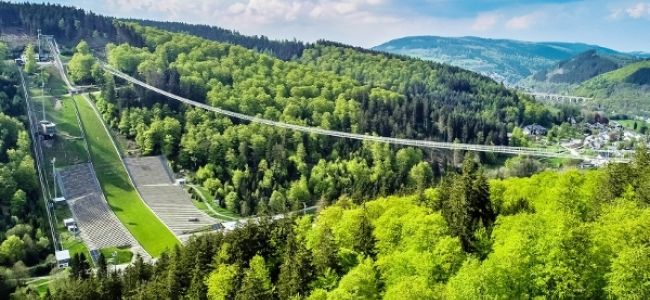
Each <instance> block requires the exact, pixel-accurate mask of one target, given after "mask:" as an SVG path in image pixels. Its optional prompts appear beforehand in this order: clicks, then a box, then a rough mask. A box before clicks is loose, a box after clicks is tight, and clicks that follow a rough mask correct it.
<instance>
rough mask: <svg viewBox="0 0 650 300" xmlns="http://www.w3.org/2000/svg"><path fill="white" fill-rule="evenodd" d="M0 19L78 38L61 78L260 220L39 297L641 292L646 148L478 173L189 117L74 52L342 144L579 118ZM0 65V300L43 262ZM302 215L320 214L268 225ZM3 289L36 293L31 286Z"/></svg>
mask: <svg viewBox="0 0 650 300" xmlns="http://www.w3.org/2000/svg"><path fill="white" fill-rule="evenodd" d="M5 16H6V18H5ZM0 20H2V21H0V22H3V23H0V26H8V27H19V28H23V29H25V30H27V31H28V32H34V30H35V28H44V30H45V31H46V32H47V33H53V34H54V35H55V36H56V37H57V38H61V39H62V40H63V41H65V42H66V43H67V44H68V45H76V46H74V47H69V48H70V49H73V50H71V53H70V54H72V58H71V59H70V61H69V63H68V65H67V69H68V72H69V75H70V77H71V79H72V80H73V81H74V82H75V83H77V84H97V85H98V86H100V88H101V90H100V92H97V93H90V94H89V95H90V97H91V98H92V100H93V101H94V103H95V104H96V106H97V108H98V109H99V111H100V112H101V114H102V117H103V119H104V120H105V121H106V123H107V125H108V126H110V127H111V128H112V130H113V131H115V132H116V133H118V134H119V135H121V136H122V137H125V138H126V139H127V140H128V141H131V142H133V144H134V145H135V147H136V148H137V149H128V150H135V152H139V154H141V155H158V154H162V155H164V156H166V157H167V158H168V159H169V160H170V161H171V162H172V164H173V167H174V169H175V171H178V172H179V173H182V174H184V175H187V176H188V177H189V179H190V180H191V181H192V183H195V184H199V185H202V186H203V187H205V188H206V189H207V190H208V191H209V192H210V193H211V194H212V195H214V196H215V200H217V201H218V202H219V204H220V205H221V206H223V207H225V208H227V209H228V210H230V211H232V212H235V213H238V214H240V215H242V216H250V215H258V216H260V218H257V219H252V220H251V221H249V222H248V223H247V224H245V225H242V226H240V227H239V228H236V229H234V230H232V231H229V232H216V233H209V234H203V235H198V236H194V237H193V238H191V239H190V241H189V242H188V243H187V244H185V245H183V246H180V247H177V248H175V249H172V250H170V251H168V252H166V253H164V254H163V255H161V256H160V257H159V258H157V261H156V263H155V264H151V263H146V262H144V260H143V259H142V258H139V259H137V260H136V261H135V263H133V264H131V265H129V266H128V267H126V269H125V270H123V271H121V272H113V270H111V269H112V268H108V267H107V263H106V258H105V257H103V256H100V257H99V259H98V261H97V263H96V265H95V266H96V268H95V269H91V266H90V264H89V262H88V260H87V259H86V258H83V257H81V256H75V257H73V260H72V262H71V268H70V270H69V276H68V277H67V278H64V279H57V280H56V281H55V282H53V283H52V284H51V289H50V290H48V294H47V298H48V299H120V298H128V299H132V298H137V299H153V298H156V299H158V298H162V299H302V298H307V299H380V298H386V299H441V298H443V299H476V298H479V299H480V298H498V299H501V298H505V299H510V298H515V299H518V298H590V299H591V298H593V299H605V298H640V299H644V298H648V297H650V287H649V286H648V284H647V280H648V278H650V259H649V257H650V234H649V232H650V231H649V230H648V224H650V210H649V208H648V205H650V155H649V154H648V152H647V149H640V150H639V152H638V154H637V157H636V158H635V160H634V162H632V163H630V164H611V165H608V166H607V167H604V168H602V169H599V170H591V171H578V170H565V171H562V172H558V171H545V172H541V173H538V174H535V175H532V176H530V175H531V174H532V173H537V172H538V171H539V169H540V168H541V167H540V165H539V163H537V164H536V161H533V160H532V159H530V158H515V159H512V160H509V161H508V162H507V163H506V171H505V172H504V174H506V175H514V176H530V177H521V178H517V177H512V178H506V179H488V177H487V176H486V175H485V172H486V170H485V168H484V167H482V165H481V162H490V163H496V162H499V159H500V157H495V156H494V155H490V154H481V155H473V154H466V153H462V152H460V151H456V152H448V151H434V150H421V149H417V148H409V147H395V146H390V145H388V144H382V143H371V142H360V141H353V140H344V139H338V138H333V137H328V136H319V135H308V134H302V133H297V132H292V131H288V130H285V129H278V128H275V127H270V126H263V125H259V124H250V123H246V122H240V121H238V120H234V119H231V118H228V117H224V116H221V115H218V114H215V113H213V112H207V111H205V110H200V109H195V108H192V107H188V106H184V105H182V104H180V103H179V102H175V101H173V100H170V99H167V98H165V97H162V96H160V95H157V94H154V93H153V92H150V91H148V90H145V89H142V88H139V87H136V86H133V85H130V84H128V83H126V82H124V81H121V80H119V79H117V78H114V77H113V76H111V75H110V74H107V73H104V72H103V71H102V70H101V68H100V65H99V62H98V61H97V58H96V57H95V56H94V55H95V53H97V52H93V51H92V50H91V46H90V45H89V44H93V43H97V42H98V41H99V40H102V41H103V42H104V43H107V45H106V47H105V49H106V51H105V54H106V57H105V59H106V60H107V62H108V63H110V64H111V65H113V66H114V67H116V68H118V69H120V70H121V71H123V72H126V73H128V74H130V75H133V76H135V77H137V78H139V79H141V80H143V81H145V82H147V83H149V84H151V85H154V86H156V87H159V88H161V89H164V90H167V91H170V92H172V93H175V94H178V95H181V96H184V97H187V98H191V99H193V100H196V101H200V102H204V103H207V104H210V105H212V106H215V107H220V108H223V109H228V110H232V111H236V112H239V113H243V114H248V115H255V116H260V117H263V118H266V119H271V120H278V121H283V122H287V123H293V124H300V125H307V126H314V127H321V128H326V129H333V130H340V131H346V132H354V133H362V134H376V135H382V136H392V137H402V138H414V139H423V140H436V141H449V142H466V143H479V144H494V145H520V143H519V142H518V140H517V138H518V136H516V135H515V139H514V140H513V139H511V138H509V137H508V133H509V132H513V129H514V128H517V127H519V126H522V125H527V124H533V123H536V124H541V125H546V126H551V125H553V124H559V123H562V122H565V121H567V120H568V119H569V117H575V118H576V119H579V118H585V113H584V112H581V111H578V110H577V109H576V108H575V107H569V106H566V107H559V108H549V107H546V106H543V105H542V104H539V103H535V102H533V101H530V100H529V99H527V98H526V97H524V96H521V95H518V94H516V93H514V92H512V91H510V90H508V89H506V88H505V87H504V86H503V85H501V84H498V83H496V82H494V81H492V80H490V79H489V78H487V77H485V76H480V75H477V74H475V73H472V72H469V71H465V70H462V69H460V68H456V67H451V66H447V65H442V64H437V63H432V62H427V61H422V60H418V59H412V58H406V57H402V56H396V55H389V54H383V53H379V52H375V51H368V50H364V49H358V48H353V47H349V46H346V45H342V44H337V43H333V42H326V41H321V42H318V43H316V44H313V45H306V46H304V47H305V48H302V47H303V46H302V45H301V44H300V43H293V42H286V41H285V42H271V41H268V40H267V39H265V38H263V37H261V38H255V37H250V38H248V37H243V36H239V35H238V34H237V33H234V32H228V31H221V30H220V29H218V28H211V27H204V26H195V25H187V24H179V23H159V22H149V23H146V21H145V23H144V24H149V25H155V26H160V27H163V28H166V29H168V30H171V31H167V30H162V29H157V28H154V27H149V26H143V25H141V24H137V22H136V23H133V22H123V21H119V20H114V19H112V18H108V17H103V16H97V15H94V14H92V13H87V12H84V11H82V10H75V9H71V8H66V7H61V6H57V5H33V4H25V5H18V4H9V3H4V2H0ZM48 26H49V27H48ZM57 28H58V29H57ZM172 31H173V32H172ZM184 32H189V33H191V34H194V35H190V34H187V33H184ZM195 35H200V36H202V37H197V36H195ZM91 40H92V42H91ZM87 41H89V42H87ZM4 49H5V48H3V47H1V46H0V55H3V56H4V53H6V52H7V51H6V50H4ZM27 51H28V52H29V51H33V47H27ZM29 57H31V56H29ZM0 58H2V56H0ZM32 59H33V58H32ZM102 59H104V58H102ZM30 65H32V64H31V63H28V64H27V67H26V68H27V71H28V72H31V71H30V69H32V68H31V67H30ZM0 71H1V72H0V73H2V76H0V110H1V112H0V125H1V127H0V138H1V139H0V141H1V142H0V150H1V151H0V206H1V207H0V208H1V210H0V211H1V213H2V219H1V222H0V232H2V234H0V241H2V242H1V244H0V282H2V285H0V298H3V299H4V298H8V297H4V296H5V295H7V294H8V293H9V292H11V290H13V286H12V285H15V284H16V283H17V282H19V280H20V279H21V278H23V277H25V276H37V275H41V273H42V272H43V271H44V270H45V272H47V271H49V270H50V269H51V266H50V265H48V264H47V261H48V259H46V256H47V255H48V254H49V252H50V249H49V244H50V243H49V241H48V239H47V237H45V236H44V234H43V229H44V225H43V224H42V217H40V216H42V215H43V213H41V212H40V210H39V207H38V204H39V202H38V195H37V183H36V179H35V172H34V165H33V164H34V162H33V160H32V159H31V157H30V141H29V137H28V135H27V131H26V130H25V126H24V123H25V116H24V114H25V111H24V108H23V107H22V103H23V100H22V98H20V95H19V93H18V89H17V88H16V85H17V82H16V80H15V78H16V74H15V70H13V71H12V69H11V68H9V67H5V66H0ZM592 117H593V118H596V117H598V118H600V115H595V116H594V115H592ZM519 132H521V131H520V130H519ZM120 140H123V139H120ZM122 146H125V145H122ZM311 205H315V206H317V207H318V208H319V210H318V213H317V214H316V215H300V214H287V215H286V217H284V218H271V217H269V216H270V215H275V214H278V213H286V212H288V211H296V210H299V209H301V208H303V207H304V206H311ZM43 261H45V263H44V262H43ZM9 279H10V280H9ZM14 296H15V297H16V298H18V299H23V298H28V299H29V298H37V297H38V296H37V295H36V291H32V290H31V289H30V288H24V289H21V290H19V291H18V293H17V294H15V295H14Z"/></svg>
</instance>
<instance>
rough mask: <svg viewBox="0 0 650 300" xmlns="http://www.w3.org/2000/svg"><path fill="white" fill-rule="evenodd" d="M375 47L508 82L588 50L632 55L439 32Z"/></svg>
mask: <svg viewBox="0 0 650 300" xmlns="http://www.w3.org/2000/svg"><path fill="white" fill-rule="evenodd" d="M373 50H378V51H385V52H390V53H395V54H403V55H408V56H414V57H418V58H422V59H426V60H432V61H436V62H442V63H448V64H452V65H455V66H458V67H461V68H464V69H468V70H471V71H474V72H478V73H481V74H485V75H488V76H490V77H492V78H494V79H496V80H497V81H505V82H507V83H516V82H518V81H519V80H521V79H523V78H525V77H528V76H530V75H532V74H534V73H536V72H538V71H540V70H543V69H546V68H548V67H550V66H552V65H553V64H555V63H557V62H559V61H562V60H567V59H570V58H572V57H574V56H576V55H578V54H580V53H582V52H585V51H588V50H596V51H597V53H599V54H607V55H617V56H618V55H622V56H630V55H627V54H623V53H620V52H617V51H615V50H612V49H608V48H604V47H600V46H596V45H588V44H582V43H559V42H524V41H516V40H505V39H486V38H479V37H438V36H414V37H404V38H400V39H395V40H392V41H389V42H387V43H384V44H382V45H379V46H376V47H374V48H373Z"/></svg>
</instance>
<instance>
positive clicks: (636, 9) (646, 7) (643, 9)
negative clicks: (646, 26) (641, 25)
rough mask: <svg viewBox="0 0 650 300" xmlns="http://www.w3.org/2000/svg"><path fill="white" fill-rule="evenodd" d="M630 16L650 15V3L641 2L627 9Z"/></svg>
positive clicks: (635, 17) (636, 17)
mask: <svg viewBox="0 0 650 300" xmlns="http://www.w3.org/2000/svg"><path fill="white" fill-rule="evenodd" d="M625 12H626V13H627V15H628V16H630V18H634V19H638V18H642V17H646V18H647V17H650V3H643V2H639V3H637V4H635V5H633V6H632V7H629V8H627V9H626V10H625Z"/></svg>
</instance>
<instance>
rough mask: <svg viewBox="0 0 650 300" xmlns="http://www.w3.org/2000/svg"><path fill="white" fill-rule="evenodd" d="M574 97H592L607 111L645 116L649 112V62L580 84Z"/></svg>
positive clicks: (632, 65)
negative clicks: (642, 114)
mask: <svg viewBox="0 0 650 300" xmlns="http://www.w3.org/2000/svg"><path fill="white" fill-rule="evenodd" d="M574 92H575V94H577V95H582V96H589V97H595V98H597V99H600V100H599V101H600V102H601V103H602V104H604V105H605V106H606V107H609V108H612V109H618V110H623V111H635V112H638V111H641V112H648V110H649V108H650V60H644V61H640V62H636V63H632V64H628V65H626V66H624V67H622V68H619V69H616V70H614V71H611V72H607V73H604V74H601V75H599V76H596V77H594V78H592V79H590V80H587V81H585V82H583V83H582V84H580V85H579V86H578V87H577V88H575V90H574Z"/></svg>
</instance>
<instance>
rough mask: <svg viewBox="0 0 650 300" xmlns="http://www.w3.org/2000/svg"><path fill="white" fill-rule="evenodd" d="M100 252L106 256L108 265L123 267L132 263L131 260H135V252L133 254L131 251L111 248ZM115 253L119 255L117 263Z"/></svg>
mask: <svg viewBox="0 0 650 300" xmlns="http://www.w3.org/2000/svg"><path fill="white" fill-rule="evenodd" d="M99 251H100V252H101V253H102V254H104V257H105V258H106V261H108V263H110V264H118V265H121V264H126V263H130V262H131V259H132V258H133V252H131V251H130V250H129V249H124V248H118V247H110V248H103V249H101V250H99ZM113 253H117V263H115V262H113Z"/></svg>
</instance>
